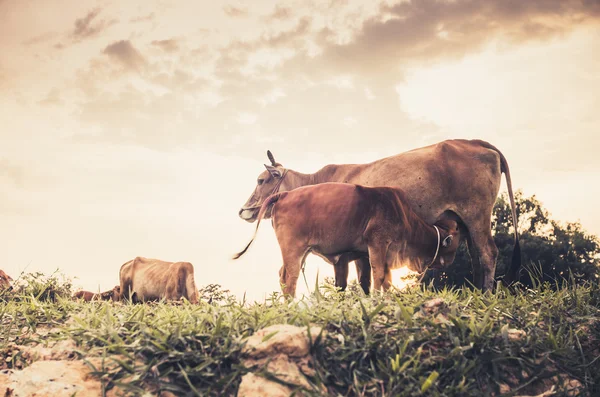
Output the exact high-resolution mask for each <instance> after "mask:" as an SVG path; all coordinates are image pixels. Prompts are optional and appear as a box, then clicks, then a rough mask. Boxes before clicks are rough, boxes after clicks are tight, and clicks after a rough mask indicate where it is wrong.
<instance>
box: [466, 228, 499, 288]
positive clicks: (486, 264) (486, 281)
mask: <svg viewBox="0 0 600 397" xmlns="http://www.w3.org/2000/svg"><path fill="white" fill-rule="evenodd" d="M467 227H468V228H469V236H468V238H467V244H468V248H469V255H470V256H471V262H472V265H473V284H474V285H475V287H477V288H481V289H482V290H483V291H489V290H491V289H492V288H493V287H494V274H495V273H496V258H497V257H498V248H497V247H496V243H494V238H493V237H492V232H491V229H490V227H489V226H488V227H485V228H477V227H472V226H471V225H467Z"/></svg>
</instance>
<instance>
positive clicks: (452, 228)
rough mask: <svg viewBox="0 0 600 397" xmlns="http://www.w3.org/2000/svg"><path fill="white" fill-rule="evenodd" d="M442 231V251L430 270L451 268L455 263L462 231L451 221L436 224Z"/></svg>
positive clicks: (445, 220)
mask: <svg viewBox="0 0 600 397" xmlns="http://www.w3.org/2000/svg"><path fill="white" fill-rule="evenodd" d="M435 225H436V226H437V227H438V229H439V231H440V250H439V253H438V256H437V258H436V259H435V261H434V262H433V263H432V264H431V266H430V267H429V268H430V269H436V268H438V269H439V268H442V267H446V266H449V265H450V264H452V262H454V257H455V256H456V250H458V246H459V244H460V229H459V226H458V223H457V222H456V221H454V220H451V219H442V220H439V221H437V222H436V223H435Z"/></svg>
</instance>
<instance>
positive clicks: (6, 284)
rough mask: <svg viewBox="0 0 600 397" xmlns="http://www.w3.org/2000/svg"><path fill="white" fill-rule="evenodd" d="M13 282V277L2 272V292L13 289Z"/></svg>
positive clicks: (0, 274) (0, 283)
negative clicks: (11, 283)
mask: <svg viewBox="0 0 600 397" xmlns="http://www.w3.org/2000/svg"><path fill="white" fill-rule="evenodd" d="M11 281H12V277H10V276H9V275H8V274H6V273H4V271H3V270H0V290H4V289H8V290H10V289H12V286H11V285H10V282H11Z"/></svg>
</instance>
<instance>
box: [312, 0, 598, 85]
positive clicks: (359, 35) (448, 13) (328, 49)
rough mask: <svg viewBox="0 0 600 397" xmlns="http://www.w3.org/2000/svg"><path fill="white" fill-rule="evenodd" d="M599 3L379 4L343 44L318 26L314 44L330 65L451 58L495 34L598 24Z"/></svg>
mask: <svg viewBox="0 0 600 397" xmlns="http://www.w3.org/2000/svg"><path fill="white" fill-rule="evenodd" d="M599 17H600V2H598V1H583V2H581V1H562V0H534V1H527V2H515V1H505V0H494V1H475V0H455V1H446V0H422V1H412V2H401V3H398V4H394V5H385V4H384V5H383V6H381V8H380V12H379V13H378V14H377V15H376V16H374V17H371V18H369V19H367V20H365V21H364V22H363V23H362V25H361V26H360V28H359V29H357V30H356V31H355V32H353V35H352V38H351V39H350V40H348V41H347V42H346V43H342V44H340V43H338V41H339V37H338V36H337V35H336V33H335V31H334V30H331V29H323V31H322V32H321V33H322V35H321V38H322V39H321V40H320V43H319V45H320V46H321V47H322V48H323V60H324V61H325V63H327V64H329V65H331V66H332V67H335V68H337V67H343V68H345V69H348V68H350V69H353V70H355V71H361V72H372V73H379V72H381V71H383V70H390V68H394V67H395V66H396V67H397V66H398V65H399V64H401V63H402V62H406V60H409V61H410V62H414V61H416V60H419V59H421V60H423V59H433V58H452V57H460V56H462V55H464V54H466V53H469V52H472V51H474V50H477V49H479V48H480V47H481V46H482V45H483V44H485V43H487V42H489V41H490V40H492V39H495V38H501V39H504V40H506V41H507V42H509V43H520V42H523V41H528V40H537V39H547V38H549V37H552V36H554V35H557V34H563V33H565V32H569V31H572V30H574V29H575V28H576V27H578V26H580V25H581V23H584V22H595V23H598V19H599Z"/></svg>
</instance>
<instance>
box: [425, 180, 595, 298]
mask: <svg viewBox="0 0 600 397" xmlns="http://www.w3.org/2000/svg"><path fill="white" fill-rule="evenodd" d="M515 203H516V209H517V218H518V219H519V223H518V225H517V229H518V231H519V240H520V243H521V258H522V263H523V268H522V270H521V273H520V280H519V281H520V282H521V283H523V284H525V285H527V286H532V285H534V283H537V282H540V281H541V282H550V283H551V284H552V285H560V283H561V282H562V280H567V279H570V278H571V275H572V277H573V279H574V280H575V282H577V283H583V282H585V281H592V280H594V281H599V278H600V267H599V266H600V242H599V241H598V237H596V236H594V235H592V234H589V233H587V232H586V231H585V230H584V229H583V227H582V226H581V224H580V223H578V222H574V223H573V222H568V223H561V222H558V221H555V220H552V219H550V214H549V212H548V211H547V210H546V209H545V208H544V207H543V205H542V203H541V202H540V201H539V200H538V199H537V198H536V196H535V195H533V196H531V197H524V196H523V194H522V192H521V191H518V192H516V194H515ZM513 227H514V225H513V220H512V216H511V210H510V203H509V201H508V197H507V195H506V194H505V193H504V194H502V195H501V196H500V197H499V198H498V199H497V200H496V204H495V205H494V209H493V212H492V233H493V235H494V241H495V243H496V246H497V247H498V260H497V265H496V277H497V278H498V277H501V276H503V275H504V273H505V272H506V269H507V268H508V266H509V264H510V261H511V258H512V252H513V245H514V236H513ZM532 275H533V280H532ZM424 282H425V283H427V284H429V283H433V285H434V286H435V287H443V286H446V285H448V286H460V285H463V284H465V283H467V282H468V283H472V282H473V274H472V267H471V260H470V257H469V253H468V250H467V249H466V244H462V245H461V247H460V248H459V250H458V252H457V254H456V259H455V261H454V262H453V263H452V265H450V266H448V267H447V268H446V269H445V270H444V271H430V272H429V273H428V274H427V275H426V276H425V278H424ZM557 283H558V284H557Z"/></svg>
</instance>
